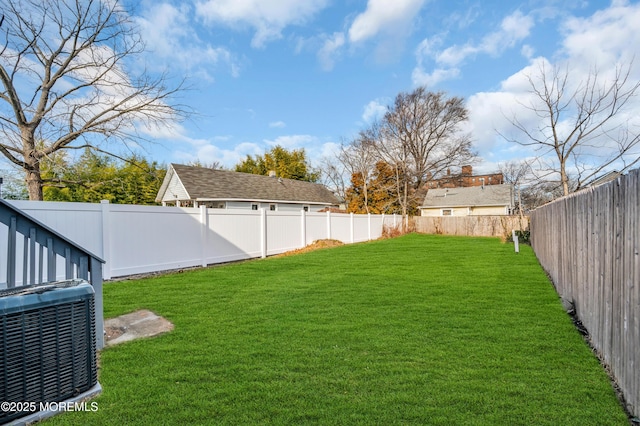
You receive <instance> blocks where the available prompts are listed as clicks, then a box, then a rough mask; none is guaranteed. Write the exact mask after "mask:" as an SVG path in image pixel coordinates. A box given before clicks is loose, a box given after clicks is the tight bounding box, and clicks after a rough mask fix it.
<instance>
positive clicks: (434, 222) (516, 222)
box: [412, 216, 529, 238]
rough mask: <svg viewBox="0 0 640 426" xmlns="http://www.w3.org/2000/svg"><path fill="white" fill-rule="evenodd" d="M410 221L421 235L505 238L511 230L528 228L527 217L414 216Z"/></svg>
mask: <svg viewBox="0 0 640 426" xmlns="http://www.w3.org/2000/svg"><path fill="white" fill-rule="evenodd" d="M412 220H413V227H414V229H415V231H416V232H420V233H423V234H445V235H467V236H470V237H501V238H507V237H509V236H510V235H511V231H513V230H516V231H524V230H526V229H528V228H529V218H528V217H527V216H523V217H520V216H438V217H431V216H415V217H413V218H412Z"/></svg>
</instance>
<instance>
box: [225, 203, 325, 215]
mask: <svg viewBox="0 0 640 426" xmlns="http://www.w3.org/2000/svg"><path fill="white" fill-rule="evenodd" d="M252 204H258V209H265V210H269V206H270V205H271V204H276V206H277V210H278V211H281V212H282V211H295V212H299V211H300V210H302V208H303V206H309V211H310V212H317V211H320V210H322V209H325V208H326V207H327V206H326V205H322V204H313V203H304V204H302V203H277V202H272V203H267V202H258V201H227V208H228V209H245V210H251V205H252Z"/></svg>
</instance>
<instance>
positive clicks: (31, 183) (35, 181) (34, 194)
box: [26, 163, 43, 201]
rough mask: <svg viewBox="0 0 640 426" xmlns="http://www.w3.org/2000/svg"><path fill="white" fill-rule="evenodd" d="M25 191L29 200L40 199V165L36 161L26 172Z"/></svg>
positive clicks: (41, 195)
mask: <svg viewBox="0 0 640 426" xmlns="http://www.w3.org/2000/svg"><path fill="white" fill-rule="evenodd" d="M26 181H27V191H28V192H29V200H30V201H42V199H43V194H42V177H41V176H40V165H39V164H37V163H36V165H35V166H34V168H33V169H31V170H27V172H26Z"/></svg>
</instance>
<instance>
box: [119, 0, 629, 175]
mask: <svg viewBox="0 0 640 426" xmlns="http://www.w3.org/2000/svg"><path fill="white" fill-rule="evenodd" d="M125 5H126V6H127V7H129V8H130V13H131V18H132V19H133V20H134V22H135V23H136V24H137V25H138V27H139V29H140V32H141V35H142V37H143V39H144V41H145V43H146V52H145V54H144V56H143V58H141V59H142V60H143V62H144V63H145V66H146V68H147V69H148V70H151V71H153V72H162V71H164V70H167V71H168V72H169V75H170V76H171V79H172V81H173V82H177V81H179V80H180V79H182V78H186V79H187V85H188V86H189V87H190V90H188V91H186V92H184V93H183V94H182V97H181V98H180V99H179V101H180V102H182V103H184V104H186V105H188V106H189V107H190V108H192V109H193V110H194V111H195V112H196V113H197V114H195V115H194V116H193V117H191V118H190V119H188V120H186V121H185V122H182V123H168V125H167V126H166V127H164V128H160V129H153V130H148V134H147V136H148V138H149V139H151V140H153V141H155V142H157V143H154V144H150V145H145V146H146V151H145V152H144V153H143V155H145V156H146V157H147V158H151V159H153V160H157V161H159V162H163V163H169V162H176V163H186V162H189V161H195V160H200V161H202V162H205V163H211V162H215V161H217V162H220V163H222V164H223V165H224V166H226V167H233V166H234V165H235V164H237V163H238V162H239V161H241V160H242V159H243V158H244V157H245V156H246V155H247V154H249V155H255V154H263V153H264V152H265V151H267V150H269V149H271V148H272V147H273V146H274V145H277V144H279V145H282V146H284V147H286V148H288V149H294V148H304V149H305V150H306V151H307V154H308V157H309V158H310V159H311V160H312V162H314V163H317V162H318V160H319V159H320V158H321V157H322V156H325V155H330V154H331V152H333V151H334V150H335V148H336V146H337V145H338V144H340V143H341V142H348V141H350V140H351V139H352V138H354V137H355V136H356V135H357V133H358V132H359V131H360V130H362V129H363V128H365V127H366V126H367V125H368V124H369V123H371V122H372V120H374V119H375V118H376V117H377V116H379V115H380V114H382V113H383V112H384V110H385V108H386V106H387V105H389V104H390V103H391V102H392V101H393V99H394V97H395V96H396V95H397V94H398V93H400V92H403V91H404V92H408V91H411V90H413V89H414V88H416V87H418V86H420V85H425V86H426V87H427V88H428V89H429V90H432V91H445V92H447V93H448V94H449V95H451V96H460V97H463V98H464V99H465V100H466V103H467V108H468V110H469V112H470V120H469V123H468V126H467V128H466V129H465V130H467V131H469V132H470V133H471V135H472V138H473V139H474V141H475V149H476V151H477V152H478V154H479V156H480V159H481V161H480V162H479V163H478V164H477V165H476V166H475V168H476V170H481V171H487V172H489V171H493V170H495V168H496V167H497V165H498V163H500V162H503V161H506V160H509V159H523V158H528V157H530V156H531V155H532V152H530V151H527V150H526V149H525V148H523V147H522V146H520V145H517V144H513V143H509V142H506V141H504V140H503V139H502V138H501V137H500V136H498V134H497V132H496V131H500V132H503V133H508V132H509V129H510V128H511V129H512V126H510V124H509V123H508V120H506V119H505V115H509V114H511V112H512V111H514V108H516V107H517V105H518V101H519V99H520V97H521V96H523V93H526V90H527V85H526V78H525V76H526V75H527V74H528V73H531V71H532V69H534V68H535V67H536V66H538V64H541V63H553V64H567V65H568V66H569V67H570V69H571V74H572V76H575V77H576V81H578V80H579V79H581V78H583V77H584V76H586V75H587V74H588V72H589V70H590V69H593V67H594V66H595V67H598V69H599V70H600V71H601V72H602V73H603V74H606V73H608V72H611V71H612V70H613V69H614V68H615V66H616V64H619V63H621V61H622V62H625V61H627V62H628V61H630V60H631V59H632V58H634V57H635V61H634V62H633V68H632V71H631V78H632V79H635V80H640V25H638V23H640V4H639V3H638V2H633V1H626V0H613V1H611V2H609V1H603V0H601V1H584V0H535V1H533V0H527V1H503V0H482V1H479V0H478V1H474V0H464V1H455V2H453V1H444V0H344V1H337V0H189V1H187V0H183V1H170V0H169V1H166V0H165V1H163V0H142V1H128V0H125ZM139 64H140V63H138V65H139ZM630 117H632V120H636V121H635V123H636V124H635V125H636V127H635V128H636V131H637V129H638V128H640V122H639V121H638V120H639V119H638V117H640V103H638V102H636V101H634V102H633V103H632V104H631V105H630ZM634 117H635V118H634ZM525 118H526V117H525ZM525 121H526V120H525Z"/></svg>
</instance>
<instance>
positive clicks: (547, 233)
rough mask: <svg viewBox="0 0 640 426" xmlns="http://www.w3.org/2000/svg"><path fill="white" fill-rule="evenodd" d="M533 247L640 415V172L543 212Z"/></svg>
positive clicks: (534, 217)
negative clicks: (572, 304) (571, 303)
mask: <svg viewBox="0 0 640 426" xmlns="http://www.w3.org/2000/svg"><path fill="white" fill-rule="evenodd" d="M531 243H532V246H533V249H534V251H535V253H536V255H537V256H538V259H539V261H540V263H541V265H542V266H543V267H544V268H545V270H546V271H547V273H548V274H549V276H550V277H551V279H552V281H553V283H554V286H555V287H556V290H557V291H558V294H559V295H560V297H562V298H563V299H564V300H565V301H571V302H573V303H574V305H575V309H576V312H577V314H578V316H579V317H580V319H581V321H582V323H583V324H584V326H585V327H586V328H587V330H588V331H589V338H590V340H591V343H592V345H593V346H594V348H595V349H596V350H597V351H598V353H599V355H600V357H601V359H602V360H603V362H604V363H605V364H607V365H608V366H609V368H610V371H611V372H612V374H613V375H614V377H615V378H616V381H617V384H618V386H619V387H620V389H621V390H622V392H623V394H624V396H625V400H626V402H627V408H628V409H629V411H630V412H631V413H632V414H633V415H635V416H640V253H639V252H640V170H634V171H631V172H630V173H629V174H628V175H626V176H622V177H620V178H618V179H617V180H615V181H612V182H609V183H607V184H604V185H601V186H599V187H597V188H590V189H587V190H584V191H581V192H578V193H575V194H572V195H570V196H567V197H564V198H561V199H559V200H556V201H554V202H552V203H549V204H547V205H545V206H543V207H540V208H538V209H536V210H535V211H534V212H533V213H532V214H531Z"/></svg>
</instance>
